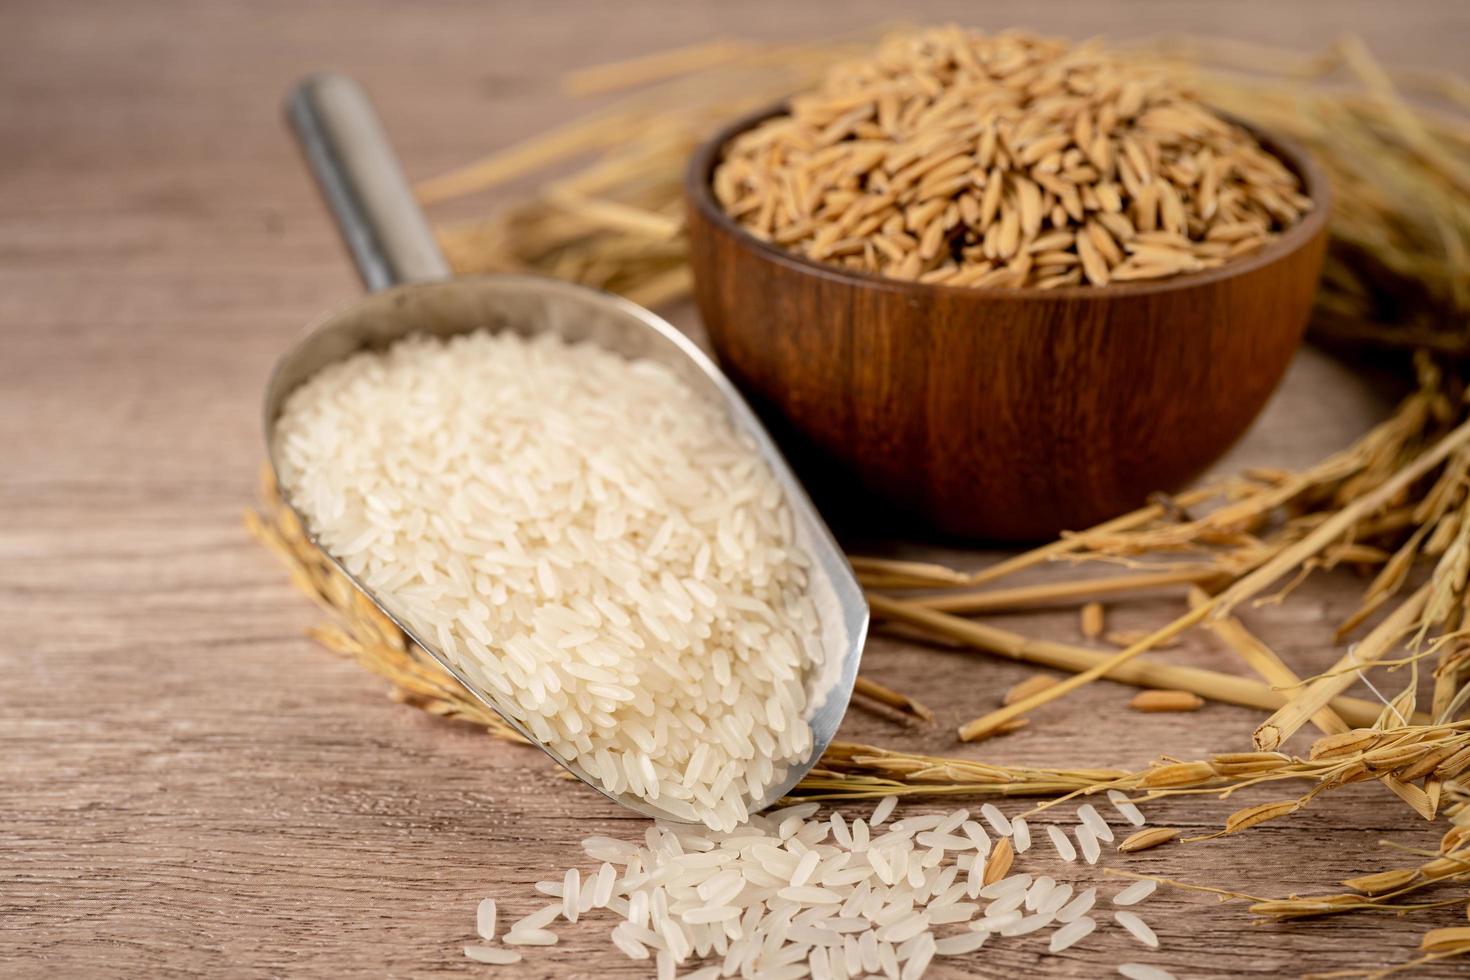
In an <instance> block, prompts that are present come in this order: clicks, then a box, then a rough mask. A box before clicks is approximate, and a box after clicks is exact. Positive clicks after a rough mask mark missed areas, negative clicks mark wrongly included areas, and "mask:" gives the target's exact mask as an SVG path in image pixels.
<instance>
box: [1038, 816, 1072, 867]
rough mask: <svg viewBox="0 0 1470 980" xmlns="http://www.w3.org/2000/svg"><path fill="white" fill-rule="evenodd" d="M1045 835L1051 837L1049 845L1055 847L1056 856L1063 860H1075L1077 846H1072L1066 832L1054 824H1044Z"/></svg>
mask: <svg viewBox="0 0 1470 980" xmlns="http://www.w3.org/2000/svg"><path fill="white" fill-rule="evenodd" d="M1046 836H1048V837H1050V838H1051V845H1052V847H1055V848H1056V849H1057V856H1058V857H1060V858H1061V859H1062V860H1063V861H1075V860H1077V848H1075V847H1073V846H1072V840H1071V838H1069V837H1068V836H1067V832H1066V831H1064V830H1062V828H1060V827H1058V826H1057V825H1056V824H1047V825H1046Z"/></svg>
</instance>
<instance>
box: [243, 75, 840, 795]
mask: <svg viewBox="0 0 1470 980" xmlns="http://www.w3.org/2000/svg"><path fill="white" fill-rule="evenodd" d="M286 108H287V117H288V120H289V122H290V125H291V128H292V130H293V131H294V133H295V134H296V137H297V139H298V140H299V141H300V143H301V146H302V149H303V150H304V152H305V154H306V159H307V163H308V164H309V165H310V167H311V171H312V173H313V174H314V175H315V177H316V180H317V183H318V185H320V188H321V191H322V195H323V196H324V197H325V198H326V202H327V206H328V207H329V208H330V209H331V212H332V214H333V216H334V217H335V218H336V221H337V226H338V228H339V229H340V231H341V233H342V237H343V239H344V240H345V241H346V243H347V246H348V249H349V250H350V251H351V252H352V257H353V259H354V261H355V262H356V263H357V269H358V272H359V273H361V275H362V279H363V282H364V283H365V284H366V285H367V288H368V289H369V290H370V291H371V295H369V296H368V297H367V298H366V299H364V300H362V301H361V302H358V303H356V304H354V305H353V306H351V307H349V308H347V309H345V310H342V311H340V312H338V313H335V314H332V315H330V316H327V317H326V318H324V319H322V320H320V321H318V322H317V323H316V324H315V325H313V326H312V327H311V328H310V329H309V330H308V331H307V332H306V335H305V336H304V337H302V338H301V340H299V341H298V342H297V343H296V344H295V346H293V347H292V348H291V349H290V350H289V351H287V352H286V354H285V356H283V357H282V358H281V360H280V361H279V362H278V363H277V364H276V368H275V372H274V373H273V374H272V375H271V379H270V384H269V386H268V387H267V389H266V395H265V419H264V421H265V439H266V451H267V453H268V454H270V459H271V466H272V468H273V469H274V468H275V467H276V459H275V451H274V439H273V438H272V436H273V434H274V429H275V422H276V419H277V418H278V417H279V415H280V411H281V405H282V403H283V402H284V401H285V399H286V396H288V395H289V394H290V393H291V391H292V390H294V389H295V388H296V387H297V386H298V385H300V384H301V383H302V382H303V381H305V380H306V379H307V378H309V377H310V376H311V375H312V374H314V373H315V372H316V371H318V370H320V369H321V368H322V367H324V366H326V365H328V364H331V363H333V362H334V361H338V360H341V359H342V358H345V357H347V356H348V355H350V354H352V353H354V352H356V351H359V350H362V349H365V348H366V349H380V348H383V347H385V346H387V345H388V344H390V343H392V342H393V341H395V340H398V339H399V338H401V337H404V336H406V335H408V334H414V333H425V334H432V335H436V336H449V335H452V334H459V333H467V332H470V331H474V330H481V329H485V330H491V331H500V330H512V331H515V332H517V333H520V334H523V335H530V334H536V333H541V332H551V333H555V334H558V335H560V336H561V337H564V338H566V339H568V340H574V341H580V340H589V341H592V342H593V343H596V344H599V345H601V346H602V347H605V348H607V349H608V350H612V351H616V352H617V353H619V354H622V355H623V356H625V357H629V358H649V359H651V360H654V361H657V362H659V363H661V364H664V365H666V366H668V367H669V368H671V369H672V370H674V371H675V372H676V373H677V374H678V375H679V376H680V377H681V378H683V379H684V380H685V381H686V382H687V383H688V384H689V385H690V386H691V387H693V388H694V389H695V390H696V391H697V392H699V393H700V394H701V395H703V396H705V397H708V398H710V399H711V400H713V401H714V402H717V403H718V404H720V405H722V406H723V407H724V409H725V411H726V412H727V414H728V415H729V418H730V420H731V422H732V423H733V424H734V425H735V427H736V428H738V429H740V430H741V431H744V432H746V433H748V434H749V435H750V436H751V438H753V439H754V440H755V444H756V446H757V447H758V449H759V451H760V454H761V456H762V457H763V458H764V459H765V461H766V463H767V465H769V466H770V467H771V469H772V471H773V472H774V473H775V474H776V477H777V479H778V480H779V481H780V482H781V486H782V487H783V489H784V490H785V492H786V499H787V501H788V503H789V505H790V507H791V511H792V516H793V517H794V519H795V520H794V523H795V528H796V536H797V540H798V543H799V544H800V545H801V546H802V547H803V548H805V549H806V551H807V553H808V554H810V555H811V557H812V560H813V570H812V576H811V587H810V588H811V594H812V598H813V600H814V601H815V603H816V606H817V610H818V613H819V615H820V617H821V622H822V647H823V652H824V657H823V662H822V664H820V665H818V666H816V667H815V668H814V669H813V670H812V671H811V672H810V675H809V676H808V677H807V679H806V686H807V693H808V695H809V698H808V709H807V721H808V722H809V724H810V725H811V728H812V737H813V749H812V753H811V756H810V758H809V759H808V760H807V761H806V762H805V764H800V765H795V766H793V767H792V768H791V770H790V771H789V773H788V776H787V778H786V780H785V781H784V782H782V783H781V784H780V785H777V786H773V787H772V788H771V790H770V792H769V793H768V794H767V795H766V798H764V799H760V800H746V801H745V802H746V804H747V806H748V807H749V809H750V811H751V812H752V813H754V812H756V811H758V810H761V809H764V808H765V807H767V806H769V805H770V804H771V803H774V802H775V801H776V800H777V799H779V798H780V797H781V796H783V795H785V793H786V792H787V791H788V790H790V789H791V787H793V786H794V785H796V783H797V782H798V781H799V780H800V779H801V777H802V776H803V775H805V774H806V772H807V771H808V770H809V769H811V767H812V765H813V764H815V762H816V760H817V759H818V758H819V757H820V756H821V753H822V751H823V750H824V749H825V748H826V747H827V745H828V743H830V742H831V741H832V737H833V735H834V734H836V732H837V726H838V724H839V723H840V722H841V720H842V716H843V714H844V713H845V712H846V710H847V703H848V701H849V700H850V699H851V697H852V685H853V681H854V679H855V678H856V676H857V669H858V661H859V660H860V659H861V657H862V649H863V640H864V638H865V636H866V635H867V629H868V606H867V603H866V601H864V599H863V594H862V590H861V588H859V586H858V584H857V581H856V579H855V578H854V577H853V573H852V568H851V567H850V566H849V565H848V563H847V559H846V558H845V557H844V556H843V554H842V552H841V550H839V549H838V547H837V545H836V543H835V542H834V541H833V540H832V535H831V532H829V531H828V530H827V525H826V524H825V523H823V521H822V518H821V516H820V515H818V514H817V512H816V509H815V508H813V507H812V503H811V501H810V500H809V499H808V498H807V495H806V493H805V491H803V490H802V488H801V485H800V484H799V483H798V482H797V481H796V478H795V477H794V476H793V475H792V473H791V470H790V468H789V467H788V466H787V465H786V461H785V460H784V459H782V458H781V454H780V452H779V451H778V450H777V449H776V446H775V444H774V443H772V442H771V439H770V437H769V436H768V435H767V434H766V432H765V430H764V429H763V428H761V425H760V422H758V421H757V420H756V417H755V415H754V414H753V413H752V412H751V410H750V408H749V406H747V405H746V403H745V401H744V399H742V398H741V397H740V394H739V393H738V392H737V391H736V390H735V388H734V387H733V386H732V385H731V384H730V382H729V380H728V379H727V378H726V377H725V376H724V375H723V374H722V373H720V369H719V368H718V367H716V366H715V365H714V363H713V362H711V361H710V359H709V358H708V357H706V356H705V355H704V353H703V352H701V351H700V350H699V349H698V348H697V347H695V346H694V344H692V343H690V342H689V340H688V339H687V338H685V337H684V335H683V334H681V333H679V331H677V330H675V329H674V328H673V327H672V326H670V325H669V324H668V323H666V322H664V321H663V320H661V319H659V318H658V317H657V316H655V315H653V314H652V313H650V312H648V311H647V310H645V309H643V308H642V307H639V306H637V305H635V304H633V303H629V302H627V301H626V300H623V299H619V298H618V297H616V296H612V295H609V294H607V293H603V292H599V291H597V290H592V289H586V288H583V287H580V286H574V285H571V284H570V283H566V282H561V281H559V280H554V279H543V278H538V277H535V276H511V275H505V276H483V277H475V278H462V279H451V278H450V269H449V266H448V264H447V263H446V262H445V261H444V257H443V256H442V255H441V254H440V252H439V247H438V245H437V244H436V243H435V241H434V236H433V233H432V231H431V230H430V229H429V225H428V223H427V222H426V221H425V219H424V216H423V215H422V214H421V213H420V211H419V208H418V205H417V203H416V202H415V201H414V198H413V194H412V192H411V191H410V190H409V188H408V185H407V183H406V182H405V181H404V178H403V173H402V171H401V170H400V169H399V167H398V163H397V161H396V160H395V159H394V156H393V152H392V150H391V149H390V148H389V146H388V143H387V139H386V137H385V136H384V134H383V130H382V127H381V126H380V125H379V123H378V120H377V117H376V115H375V114H374V112H373V108H372V105H371V103H369V101H368V98H367V95H366V94H365V93H364V92H363V90H362V89H361V88H360V87H359V86H358V85H357V84H356V83H355V82H353V81H352V80H351V79H348V78H344V77H342V76H340V75H331V74H324V75H314V76H312V77H310V78H308V79H306V80H305V81H303V82H302V83H301V84H300V85H299V86H298V87H297V88H296V90H295V91H294V92H293V93H292V95H291V97H290V99H289V101H288V103H287V107H286ZM630 421H631V420H630ZM277 475H278V476H279V473H278V474H277ZM288 503H289V501H288ZM298 516H300V515H299V514H298ZM302 523H303V525H305V524H306V522H305V521H304V520H303V522H302ZM318 546H319V547H320V545H319V544H318ZM323 551H325V549H323ZM328 557H329V558H330V557H331V555H330V554H328ZM333 561H334V562H335V559H333ZM337 567H338V568H339V569H341V571H342V573H343V574H344V575H346V576H347V578H348V579H349V580H350V581H351V582H352V583H353V584H354V585H355V586H357V588H358V589H360V590H361V591H362V592H363V594H364V595H366V596H367V597H368V598H369V599H370V600H372V602H373V604H374V605H376V606H377V607H378V608H379V609H381V610H382V611H383V613H384V614H385V615H387V616H388V617H389V618H390V619H392V620H393V621H394V622H395V623H397V624H398V626H399V628H400V629H402V630H403V631H404V633H406V634H407V635H408V636H409V637H410V638H411V639H412V640H413V641H414V642H415V643H417V644H418V645H419V646H420V647H422V648H423V649H424V650H426V651H428V653H429V655H430V656H432V657H433V658H434V659H435V660H437V661H438V662H439V664H440V665H441V666H443V667H444V669H445V670H447V671H449V672H450V673H451V674H453V675H454V676H455V677H456V678H458V679H459V681H460V683H462V684H463V685H464V686H465V687H466V688H467V689H469V690H470V691H471V692H472V693H473V694H474V695H475V697H477V698H478V699H479V700H481V701H483V702H484V703H485V704H486V705H487V706H489V707H490V708H491V709H493V710H494V711H495V712H496V713H497V714H499V715H500V716H501V717H503V718H504V719H505V720H506V721H507V722H509V723H510V725H511V726H513V727H514V728H515V729H516V730H517V731H519V732H520V733H521V734H522V735H524V736H525V737H526V738H527V739H528V740H529V741H531V742H532V743H533V744H537V745H540V742H539V740H537V739H536V737H535V736H534V735H532V734H531V733H530V732H529V731H527V730H526V728H524V727H523V726H522V725H520V724H519V723H518V722H516V721H515V719H514V718H513V717H512V716H511V714H510V712H509V711H507V710H506V707H505V706H504V705H503V704H502V703H501V702H500V700H499V697H498V695H497V694H496V693H495V692H493V691H487V690H484V689H483V688H481V687H478V686H477V685H475V684H474V683H473V682H471V681H470V679H469V678H468V677H467V676H466V675H465V674H464V673H463V672H462V671H461V670H460V669H459V668H458V667H457V666H455V664H454V663H452V662H451V661H450V660H449V658H448V657H447V656H446V655H445V654H444V652H443V651H441V650H439V649H437V648H436V646H435V644H434V643H433V642H432V641H431V640H430V639H429V638H428V637H424V636H419V635H417V634H416V633H414V631H413V630H411V629H410V628H409V627H408V626H407V625H405V624H404V623H403V622H402V621H401V620H399V619H398V618H397V617H395V616H394V615H393V613H392V612H390V611H389V610H388V609H387V608H386V607H385V606H384V604H383V602H382V600H381V599H380V598H379V597H378V596H375V595H374V594H373V593H372V591H371V590H370V589H368V588H366V587H365V586H364V585H363V584H362V583H361V582H359V581H357V579H356V578H354V577H353V576H352V575H351V574H350V573H348V572H347V570H346V569H345V568H342V566H341V564H340V563H337ZM541 748H542V749H543V750H545V751H546V753H547V754H548V755H550V756H551V757H552V758H553V759H555V760H556V761H557V762H558V763H560V764H561V765H562V766H564V767H566V769H568V770H569V771H570V772H572V773H573V774H574V775H576V776H577V777H578V778H580V779H581V780H583V781H584V782H586V783H588V784H589V785H591V786H593V787H594V788H596V789H597V790H598V791H599V792H601V793H603V794H604V795H605V796H607V797H608V798H609V799H613V800H616V801H617V802H618V803H621V804H623V805H624V806H626V807H628V808H630V809H632V810H636V811H637V812H639V813H641V814H644V815H646V816H660V817H662V816H666V815H665V814H663V813H662V812H661V811H659V810H658V809H656V808H655V807H653V806H650V805H649V804H648V803H646V802H645V801H644V800H642V799H641V798H639V797H637V796H633V795H631V794H626V793H624V794H613V793H609V792H607V790H606V789H604V788H603V787H602V786H600V785H599V784H598V783H597V781H596V780H594V779H592V778H590V777H589V776H588V775H587V773H586V772H585V771H584V770H583V769H582V768H581V767H580V766H578V765H577V764H576V763H575V762H572V761H570V760H567V759H564V758H561V757H560V756H559V755H558V754H557V753H556V752H554V751H552V750H551V749H550V748H548V747H547V746H545V745H542V746H541Z"/></svg>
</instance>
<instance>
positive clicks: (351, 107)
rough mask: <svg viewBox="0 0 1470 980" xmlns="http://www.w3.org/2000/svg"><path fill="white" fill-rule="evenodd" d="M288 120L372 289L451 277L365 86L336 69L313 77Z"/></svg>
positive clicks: (290, 102)
mask: <svg viewBox="0 0 1470 980" xmlns="http://www.w3.org/2000/svg"><path fill="white" fill-rule="evenodd" d="M286 119H287V121H288V122H289V124H290V126H291V131H292V132H293V133H294V134H295V136H296V141H297V143H298V144H300V146H301V150H302V152H303V154H305V156H306V163H307V166H308V167H309V168H310V169H311V172H312V176H314V177H315V178H316V183H317V187H318V188H319V189H320V190H321V193H322V197H323V198H324V199H325V200H326V203H327V208H328V209H329V210H330V211H331V212H332V217H333V218H335V219H336V221H337V230H338V231H340V232H341V233H342V240H343V241H344V242H345V243H346V245H347V249H348V251H349V252H351V253H352V260H353V262H354V263H355V264H356V265H357V271H358V274H359V275H361V276H362V281H363V285H365V286H367V288H368V291H369V292H376V291H377V290H379V289H385V288H387V287H388V286H396V285H398V284H399V283H405V282H425V281H431V280H437V279H448V278H449V277H450V275H451V272H450V268H449V263H448V262H446V261H445V260H444V255H443V253H442V252H440V251H439V244H438V243H437V242H436V241H435V240H434V233H433V231H432V230H431V229H430V228H429V223H428V221H427V220H426V219H425V218H424V214H423V212H422V211H420V210H419V205H418V202H417V201H416V200H414V196H413V191H412V189H410V188H409V186H408V181H407V180H406V179H404V176H403V170H402V168H400V167H399V165H398V159H397V157H395V156H394V155H393V148H392V147H391V146H389V145H388V137H387V135H386V134H384V132H383V126H382V124H381V123H379V122H378V114H377V113H376V112H374V111H373V104H372V102H371V101H370V100H369V99H368V96H367V93H366V92H365V91H363V89H362V86H360V85H358V84H357V83H356V82H355V81H353V80H352V79H350V78H348V77H347V76H345V75H338V74H334V73H331V72H323V73H321V74H316V75H311V76H308V77H307V78H305V79H303V80H302V81H301V82H299V83H298V84H297V85H296V88H295V89H293V90H292V92H291V95H290V97H289V98H288V99H287V101H286Z"/></svg>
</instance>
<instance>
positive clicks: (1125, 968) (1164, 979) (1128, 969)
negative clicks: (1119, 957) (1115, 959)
mask: <svg viewBox="0 0 1470 980" xmlns="http://www.w3.org/2000/svg"><path fill="white" fill-rule="evenodd" d="M1118 972H1119V973H1121V974H1122V975H1123V976H1125V977H1127V978H1128V980H1177V978H1176V977H1175V976H1174V974H1172V973H1170V972H1169V971H1168V970H1162V969H1160V968H1158V967H1156V966H1149V965H1148V964H1147V963H1124V964H1122V965H1121V966H1119V967H1118Z"/></svg>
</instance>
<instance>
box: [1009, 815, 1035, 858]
mask: <svg viewBox="0 0 1470 980" xmlns="http://www.w3.org/2000/svg"><path fill="white" fill-rule="evenodd" d="M1011 845H1012V846H1013V847H1014V848H1015V849H1016V853H1017V854H1020V853H1021V852H1022V851H1025V850H1029V849H1030V847H1031V828H1030V827H1029V826H1028V825H1027V823H1026V820H1025V818H1024V817H1017V818H1016V819H1014V820H1012V821H1011Z"/></svg>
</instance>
